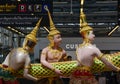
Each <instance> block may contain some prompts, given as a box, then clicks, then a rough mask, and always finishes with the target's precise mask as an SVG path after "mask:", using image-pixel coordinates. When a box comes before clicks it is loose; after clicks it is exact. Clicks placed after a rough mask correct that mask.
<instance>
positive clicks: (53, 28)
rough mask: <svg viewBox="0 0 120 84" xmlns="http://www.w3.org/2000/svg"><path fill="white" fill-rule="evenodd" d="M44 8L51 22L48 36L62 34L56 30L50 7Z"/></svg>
mask: <svg viewBox="0 0 120 84" xmlns="http://www.w3.org/2000/svg"><path fill="white" fill-rule="evenodd" d="M44 8H45V10H46V11H47V12H48V16H49V22H50V31H49V34H48V36H53V35H56V34H60V32H59V31H58V30H57V29H56V28H55V25H54V23H53V21H52V18H51V14H50V11H49V9H48V7H47V6H44Z"/></svg>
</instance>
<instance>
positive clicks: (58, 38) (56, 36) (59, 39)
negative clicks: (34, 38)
mask: <svg viewBox="0 0 120 84" xmlns="http://www.w3.org/2000/svg"><path fill="white" fill-rule="evenodd" d="M53 40H54V43H56V44H60V43H61V41H62V38H61V35H60V34H56V35H54V37H53Z"/></svg>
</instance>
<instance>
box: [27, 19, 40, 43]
mask: <svg viewBox="0 0 120 84" xmlns="http://www.w3.org/2000/svg"><path fill="white" fill-rule="evenodd" d="M41 20H42V18H40V19H39V21H38V22H37V24H36V26H35V27H34V29H33V30H32V31H31V33H30V34H28V35H27V36H26V37H25V38H26V39H29V40H32V41H34V42H35V43H36V42H37V38H36V34H37V31H38V29H39V25H40V22H41Z"/></svg>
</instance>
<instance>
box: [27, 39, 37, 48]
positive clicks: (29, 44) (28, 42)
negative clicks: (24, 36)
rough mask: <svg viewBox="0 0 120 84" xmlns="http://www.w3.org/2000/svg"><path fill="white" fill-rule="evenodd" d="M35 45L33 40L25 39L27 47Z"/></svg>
mask: <svg viewBox="0 0 120 84" xmlns="http://www.w3.org/2000/svg"><path fill="white" fill-rule="evenodd" d="M35 45H36V43H35V42H33V41H30V40H28V41H27V46H28V47H29V48H33V47H34V46H35Z"/></svg>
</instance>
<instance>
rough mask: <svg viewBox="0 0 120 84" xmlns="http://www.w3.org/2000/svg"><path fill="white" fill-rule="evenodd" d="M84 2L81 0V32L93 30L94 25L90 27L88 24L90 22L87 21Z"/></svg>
mask: <svg viewBox="0 0 120 84" xmlns="http://www.w3.org/2000/svg"><path fill="white" fill-rule="evenodd" d="M83 3H84V0H81V9H80V33H82V32H86V31H89V30H93V28H92V27H90V26H89V25H88V23H87V22H86V16H85V14H84V12H83Z"/></svg>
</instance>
